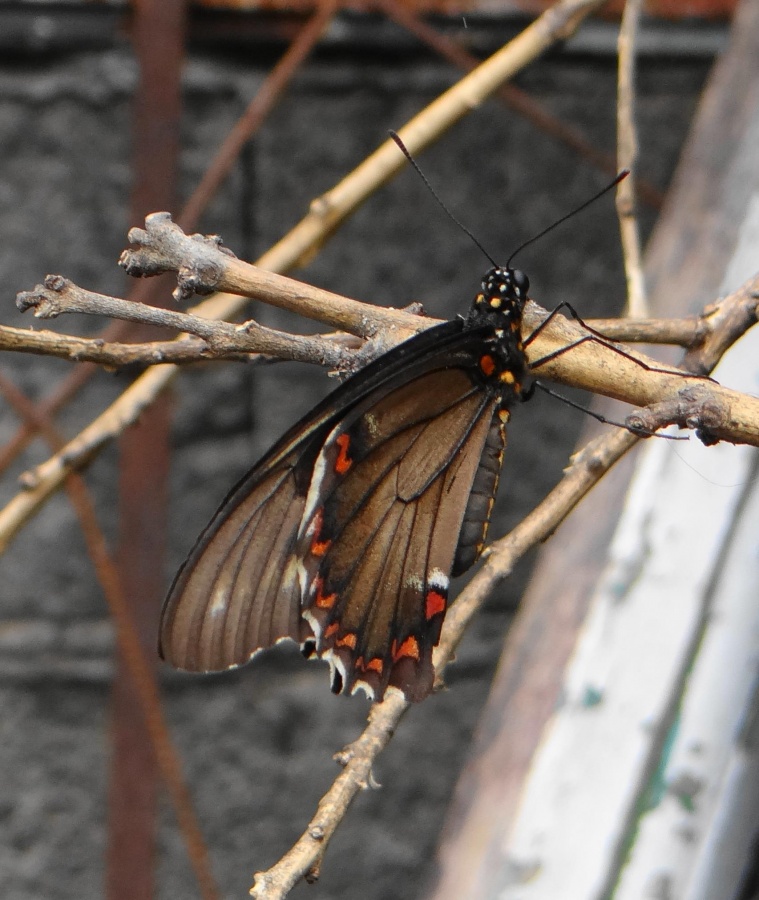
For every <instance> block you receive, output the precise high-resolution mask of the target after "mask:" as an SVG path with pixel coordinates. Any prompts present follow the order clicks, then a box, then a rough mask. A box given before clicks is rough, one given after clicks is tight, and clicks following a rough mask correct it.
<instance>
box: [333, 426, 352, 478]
mask: <svg viewBox="0 0 759 900" xmlns="http://www.w3.org/2000/svg"><path fill="white" fill-rule="evenodd" d="M336 443H337V446H338V447H339V448H340V452H339V453H338V454H337V459H336V460H335V471H336V472H337V474H338V475H345V473H346V472H347V471H348V469H350V467H351V466H352V465H353V460H352V459H351V458H350V457H349V456H348V448H349V447H350V445H351V439H350V435H349V434H339V435H338V436H337V441H336Z"/></svg>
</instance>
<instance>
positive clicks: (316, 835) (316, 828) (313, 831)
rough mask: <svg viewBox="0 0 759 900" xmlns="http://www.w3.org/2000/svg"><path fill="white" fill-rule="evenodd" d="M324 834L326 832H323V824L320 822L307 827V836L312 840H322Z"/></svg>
mask: <svg viewBox="0 0 759 900" xmlns="http://www.w3.org/2000/svg"><path fill="white" fill-rule="evenodd" d="M325 834H326V832H325V830H324V826H323V825H322V824H321V823H317V824H315V825H312V826H311V827H310V828H309V829H308V836H309V837H310V838H311V840H313V841H323V840H324V836H325Z"/></svg>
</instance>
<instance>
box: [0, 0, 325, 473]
mask: <svg viewBox="0 0 759 900" xmlns="http://www.w3.org/2000/svg"><path fill="white" fill-rule="evenodd" d="M335 7H336V4H335V3H333V2H332V0H323V2H321V3H320V5H319V8H318V9H317V11H316V12H315V13H314V15H313V16H312V17H311V18H310V19H309V20H308V21H307V22H306V24H305V25H304V26H303V28H302V29H301V31H300V32H299V33H298V34H297V36H296V37H295V39H294V40H293V42H292V43H291V45H290V46H289V47H288V49H287V50H286V51H285V53H284V54H283V56H282V58H281V59H280V60H279V62H278V63H277V64H276V66H275V67H274V68H273V69H272V71H271V72H270V73H269V74H268V75H267V77H266V78H265V79H264V81H263V83H262V84H261V86H260V88H259V90H258V91H257V93H256V95H255V96H254V97H253V99H252V100H251V101H250V104H249V105H248V107H247V109H246V110H245V112H244V113H243V114H242V115H241V116H240V118H239V119H238V121H237V122H236V123H235V125H234V127H233V128H232V130H231V131H230V133H229V134H228V135H227V137H226V139H225V141H224V142H223V144H222V145H221V147H220V148H219V151H218V153H217V154H216V156H215V157H214V159H213V161H212V162H211V164H210V165H209V166H208V168H207V169H206V172H205V174H204V175H203V178H202V179H201V182H200V184H198V186H197V187H196V189H195V190H194V191H193V193H192V194H191V195H190V197H189V199H188V201H187V203H186V204H185V205H184V207H183V209H182V210H181V212H180V213H179V216H178V221H179V222H180V223H181V224H182V227H183V228H184V229H185V230H187V231H190V230H192V229H193V228H195V227H196V223H197V221H198V219H199V218H200V216H201V215H202V213H203V211H204V210H205V208H206V206H207V205H208V203H209V202H210V200H211V198H212V197H213V195H214V194H215V192H216V191H217V190H218V188H219V186H220V185H221V183H222V182H223V180H224V179H225V178H226V176H227V175H228V174H229V171H230V169H231V167H232V166H233V165H234V162H235V160H236V158H237V156H238V155H239V153H240V151H241V150H242V147H243V146H244V143H245V141H247V140H248V139H249V138H250V137H251V136H252V135H253V134H254V133H255V132H256V130H257V129H258V128H259V127H260V126H261V124H262V122H263V121H264V119H265V117H266V115H267V114H268V113H269V112H270V111H271V108H272V106H273V104H274V102H275V101H276V100H277V98H278V97H279V96H281V94H282V92H283V91H284V90H285V88H286V87H287V85H288V84H289V82H290V80H291V78H292V77H293V75H294V74H295V73H296V72H297V70H298V68H299V66H300V65H302V63H303V61H304V60H305V58H306V56H307V55H308V53H309V52H310V51H311V50H312V48H313V46H314V45H315V43H316V42H317V41H318V39H319V37H320V35H321V34H322V32H323V31H324V28H325V27H326V26H327V25H328V24H329V21H330V20H331V18H332V16H333V15H334V11H335ZM140 288H141V285H137V286H136V287H135V288H134V289H133V291H132V292H131V296H130V299H131V300H137V299H138V298H139V296H140V295H142V294H145V293H149V292H148V291H144V290H140ZM127 328H128V326H125V325H124V324H122V323H117V324H116V326H115V328H114V327H113V326H111V328H110V329H108V330H107V331H106V332H104V333H103V334H102V335H100V340H102V341H103V342H104V344H103V346H102V348H100V349H98V348H97V347H94V346H93V347H92V348H90V347H89V346H88V345H85V346H83V347H82V351H81V354H80V355H79V356H76V355H75V352H74V351H75V350H76V348H75V346H74V345H73V344H72V345H70V349H71V351H72V352H71V354H69V353H67V351H66V349H65V348H60V350H59V352H55V350H51V349H49V348H51V347H52V345H51V344H50V343H49V342H47V343H45V339H44V338H43V339H42V341H41V344H42V345H43V347H44V349H42V350H40V351H39V352H42V353H51V355H54V356H56V355H57V356H61V357H63V358H67V359H72V360H75V359H78V360H88V361H91V362H94V363H100V364H102V365H106V366H121V365H130V364H138V365H141V364H144V365H153V364H155V363H159V362H166V363H175V364H183V363H186V362H193V361H195V357H194V355H193V353H192V350H191V343H190V342H187V343H186V344H185V345H184V346H180V345H179V344H172V345H161V344H158V343H151V344H147V345H137V344H133V345H129V349H128V350H127V349H126V345H116V344H115V342H116V341H117V340H118V339H119V338H120V337H122V336H124V333H125V331H126V330H127ZM73 340H78V339H73ZM95 340H97V339H93V344H94V341H95ZM192 343H196V342H192ZM185 348H186V349H185ZM16 349H19V348H18V347H17V346H15V345H14V337H13V335H12V333H11V334H8V333H4V334H0V350H16ZM90 350H92V353H91V352H90ZM29 352H32V353H34V352H37V351H36V350H34V349H30V350H29ZM111 354H112V355H111ZM231 358H233V359H245V360H246V361H251V358H250V356H249V355H247V354H246V355H245V356H240V357H236V356H233V357H231ZM94 371H95V370H94V369H89V368H87V367H83V366H80V367H79V368H78V369H77V370H76V372H73V373H71V374H70V375H69V376H68V377H67V379H66V381H65V382H63V383H62V384H61V385H59V387H58V388H57V389H56V391H55V392H54V394H53V395H51V397H49V398H48V399H47V400H45V401H43V402H42V404H40V408H41V411H42V413H43V415H47V414H49V413H51V412H54V411H55V410H57V409H58V408H60V406H62V405H65V403H67V402H68V401H69V399H70V398H71V397H73V396H74V395H75V394H76V393H77V392H78V391H79V389H80V387H81V386H82V385H84V384H85V383H86V382H87V381H88V380H89V378H90V376H91V375H92V374H93V372H94ZM33 435H34V429H33V426H32V425H30V423H29V420H28V419H27V420H26V421H25V424H24V425H22V427H21V428H20V430H19V432H18V433H17V434H16V435H14V437H13V438H12V439H11V440H10V441H9V442H8V443H7V444H6V445H5V446H4V447H3V448H2V452H1V453H0V472H2V471H3V470H4V469H5V468H7V466H8V465H9V464H10V462H11V461H12V460H13V459H15V457H16V456H17V455H18V454H19V453H20V452H21V451H22V450H23V449H24V447H25V446H26V445H27V443H28V442H29V441H30V440H31V439H32V437H33Z"/></svg>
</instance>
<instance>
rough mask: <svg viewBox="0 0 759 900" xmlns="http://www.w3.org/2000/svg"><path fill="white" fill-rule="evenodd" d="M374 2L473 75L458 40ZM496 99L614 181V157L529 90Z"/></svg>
mask: <svg viewBox="0 0 759 900" xmlns="http://www.w3.org/2000/svg"><path fill="white" fill-rule="evenodd" d="M374 2H375V4H376V6H377V7H378V8H379V9H381V10H382V11H383V12H384V13H385V15H387V16H388V18H390V19H392V20H393V21H394V22H397V23H398V24H399V25H401V26H402V27H403V28H406V29H407V30H408V31H410V32H411V33H412V34H414V35H415V36H416V37H417V38H419V40H420V41H422V42H423V43H424V44H426V45H427V46H428V47H431V48H432V49H433V50H434V51H435V52H436V53H438V54H440V56H442V57H443V58H444V59H447V60H448V61H449V62H451V63H452V64H453V65H454V66H458V67H459V68H460V69H462V70H463V71H465V72H470V71H471V70H472V69H474V68H475V66H477V64H478V59H477V57H476V56H474V55H473V54H472V53H469V51H467V50H465V49H464V47H462V46H461V45H460V44H459V43H457V42H456V41H454V40H451V39H450V38H448V37H446V36H445V35H443V34H441V33H440V31H438V30H437V29H435V28H433V27H432V26H431V25H429V24H428V23H427V22H425V21H424V20H423V19H421V18H420V17H419V16H418V15H417V14H416V13H414V12H412V11H411V9H410V8H409V7H408V6H406V5H404V4H403V3H402V2H400V0H374ZM496 97H497V98H498V99H499V100H501V101H502V102H503V103H504V104H505V105H506V106H508V107H509V108H510V109H512V110H513V111H514V112H516V113H518V114H519V115H521V116H522V117H523V118H525V119H526V120H527V121H528V122H531V123H532V124H533V125H534V126H535V127H536V128H538V129H540V130H541V131H542V132H543V133H544V134H547V135H548V136H549V137H552V138H553V139H554V140H556V141H558V142H559V143H562V144H564V145H565V146H567V147H569V148H570V149H572V150H574V151H575V152H576V153H577V154H578V156H580V157H581V158H582V159H584V160H586V161H587V162H588V163H590V165H592V166H595V168H597V169H599V170H600V171H601V172H604V173H605V174H606V175H608V176H609V178H613V177H614V176H615V175H616V174H617V171H618V169H617V162H616V159H615V157H614V156H613V155H612V154H610V153H606V152H604V151H603V150H600V149H599V148H598V147H597V146H596V145H595V144H593V143H591V142H590V141H589V140H587V139H586V138H585V137H584V135H583V134H582V133H581V132H580V131H579V130H578V129H577V128H574V127H573V126H572V125H568V124H567V123H566V122H562V121H561V119H558V118H556V116H554V115H552V113H550V112H549V111H548V110H547V109H546V108H545V107H544V106H543V105H542V104H541V103H539V102H538V101H537V100H535V98H534V97H531V96H530V95H529V94H528V93H527V92H526V91H523V90H522V89H521V88H518V87H517V86H516V85H513V84H504V85H503V86H502V87H500V88H499V89H498V91H497V92H496ZM637 189H638V194H639V196H640V199H641V200H642V201H644V202H645V203H647V204H648V205H649V206H651V207H653V208H654V209H661V205H662V203H663V200H664V198H663V195H662V193H661V191H660V190H659V189H658V188H656V187H654V185H653V184H651V183H650V182H649V181H646V180H645V179H642V178H640V179H638V182H637Z"/></svg>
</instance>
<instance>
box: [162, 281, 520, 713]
mask: <svg viewBox="0 0 759 900" xmlns="http://www.w3.org/2000/svg"><path fill="white" fill-rule="evenodd" d="M527 290H528V282H527V279H526V277H525V276H524V275H523V274H522V273H521V272H519V271H516V270H512V269H510V268H506V267H504V268H501V267H494V268H493V269H491V270H490V272H488V273H487V275H486V276H485V278H484V279H483V283H482V290H481V291H480V293H478V295H477V297H476V298H475V301H474V303H473V305H472V308H471V310H470V312H469V314H468V315H467V317H466V318H465V319H456V320H453V321H451V322H446V323H444V324H442V325H438V326H435V327H433V328H430V329H427V330H426V331H424V332H422V333H420V334H419V335H417V336H415V337H414V338H411V339H410V340H408V341H406V342H405V343H403V344H401V345H399V346H398V347H395V348H394V349H393V350H391V351H389V353H386V354H384V355H383V356H382V357H380V358H379V359H377V360H375V361H374V362H373V363H371V364H370V365H369V366H367V367H366V368H365V369H362V370H361V371H360V372H359V373H358V374H357V375H355V376H353V377H352V378H350V379H348V380H347V381H346V382H345V383H344V384H342V385H341V386H340V387H339V388H338V389H337V390H336V391H334V392H333V393H332V394H330V395H329V396H328V397H327V398H326V399H325V400H324V401H323V402H322V403H320V404H319V405H318V406H317V407H316V408H315V409H314V410H313V411H312V412H311V413H310V414H309V415H308V416H307V417H306V418H305V419H303V420H302V421H301V422H299V423H298V424H297V425H296V426H295V427H294V428H293V429H291V430H290V431H289V432H288V433H287V434H286V435H285V436H284V437H283V438H282V439H281V440H280V441H279V442H278V443H277V444H276V445H275V446H274V447H273V448H272V450H271V451H270V452H269V453H268V454H266V456H264V458H263V459H262V460H261V461H260V462H259V463H258V464H257V465H256V466H255V467H254V468H253V469H252V470H251V471H250V472H249V473H248V474H247V475H246V476H245V477H244V478H243V479H242V480H241V481H240V482H239V483H238V484H237V485H236V487H235V488H234V489H233V490H232V491H231V493H230V494H229V495H228V497H227V498H226V499H225V500H224V502H223V503H222V505H221V507H220V509H219V510H218V512H217V513H216V515H215V516H214V518H213V519H212V521H211V523H210V524H209V525H208V527H207V528H206V529H205V531H204V532H203V534H202V535H201V536H200V538H199V540H198V542H197V544H196V545H195V547H194V548H193V550H192V551H191V553H190V556H189V557H188V559H187V561H186V562H185V564H184V565H183V567H182V568H181V569H180V571H179V573H178V574H177V577H176V578H175V581H174V584H173V585H172V588H171V590H170V592H169V596H168V599H167V601H166V605H165V607H164V611H163V615H162V622H161V653H162V655H163V656H164V658H166V659H167V660H168V661H169V662H171V663H173V664H174V665H176V666H178V667H180V668H185V669H189V670H194V671H209V670H219V669H225V668H230V667H232V666H237V665H241V664H242V663H244V662H247V661H248V659H250V657H251V656H253V655H254V654H255V653H256V652H257V651H258V650H260V649H263V648H265V647H268V646H271V645H272V644H274V643H277V642H278V641H280V640H283V639H287V638H290V639H293V640H295V641H297V642H298V643H300V644H301V646H302V648H303V650H304V653H305V654H306V655H314V656H317V657H320V658H325V659H327V660H328V661H329V662H330V664H331V668H332V688H333V690H334V691H335V692H337V693H339V692H341V691H345V692H349V693H353V692H354V691H355V690H356V689H359V688H360V689H363V690H364V691H365V692H366V693H367V694H368V695H369V696H371V697H373V698H374V699H381V698H382V696H383V695H384V693H385V691H386V689H387V688H388V687H389V686H391V687H394V688H397V689H399V690H401V691H402V692H403V693H404V695H405V696H406V697H407V698H408V699H411V700H420V699H422V698H423V697H425V696H426V695H427V694H429V692H430V691H431V690H432V684H433V677H434V670H433V666H432V650H433V647H434V646H435V645H436V644H437V642H438V640H439V637H440V628H441V626H442V623H443V618H444V616H445V611H446V608H447V603H448V587H449V579H450V576H451V574H453V575H457V574H460V573H462V572H464V571H466V570H467V569H468V568H469V567H470V566H471V565H472V564H473V563H474V562H475V561H476V559H477V558H478V557H479V555H480V553H481V551H482V547H483V543H484V539H485V534H486V531H487V525H488V522H489V519H490V511H491V509H492V505H493V499H494V495H495V490H496V487H497V483H498V476H499V473H500V469H501V461H502V456H503V450H504V446H505V424H506V422H507V421H508V407H509V405H510V404H511V403H512V402H513V401H514V400H515V399H517V398H518V397H519V396H520V395H521V392H522V382H523V379H524V376H525V374H526V372H527V362H526V359H525V354H524V349H523V346H522V341H521V334H520V328H521V319H522V310H523V307H524V303H525V302H526V299H527Z"/></svg>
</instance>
